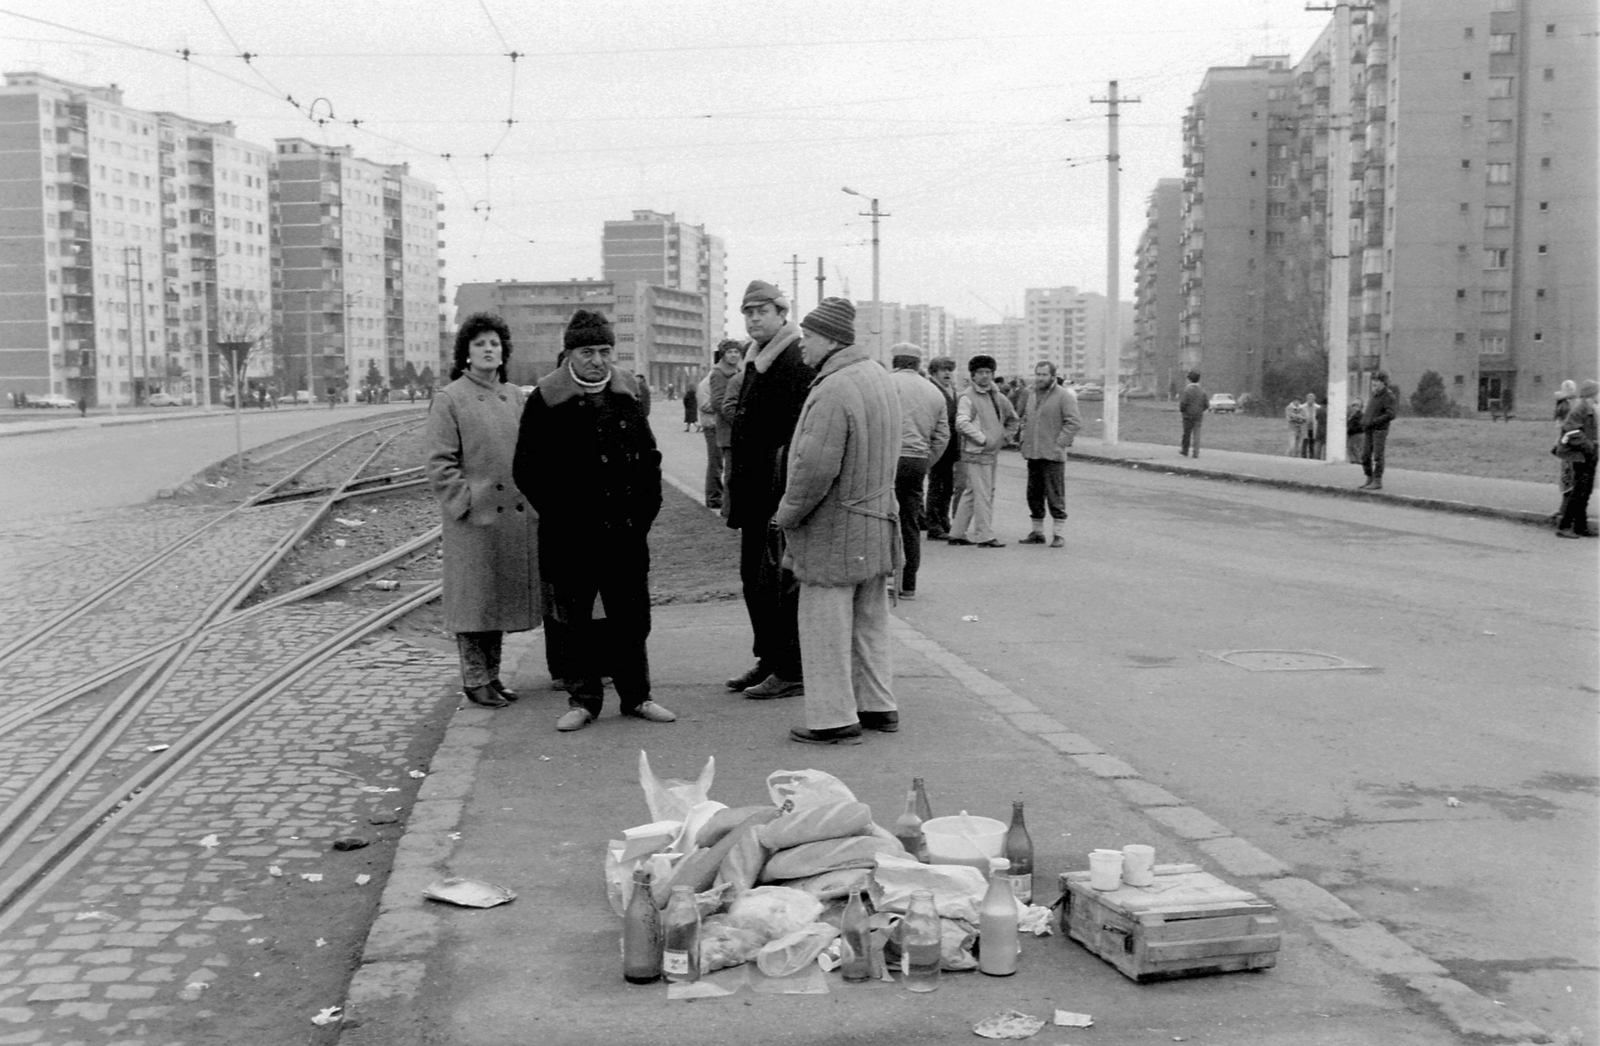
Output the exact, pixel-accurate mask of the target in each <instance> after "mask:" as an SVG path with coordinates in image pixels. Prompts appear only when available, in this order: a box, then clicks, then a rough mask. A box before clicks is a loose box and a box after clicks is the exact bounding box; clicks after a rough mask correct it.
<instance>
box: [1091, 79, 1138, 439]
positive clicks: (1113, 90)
mask: <svg viewBox="0 0 1600 1046" xmlns="http://www.w3.org/2000/svg"><path fill="white" fill-rule="evenodd" d="M1089 101H1090V103H1091V104H1094V105H1105V106H1106V133H1107V137H1106V142H1107V149H1106V210H1107V215H1106V346H1105V353H1106V356H1105V359H1106V363H1105V377H1104V378H1103V379H1102V380H1101V383H1100V384H1101V388H1102V389H1103V390H1104V391H1103V393H1102V395H1103V396H1104V397H1105V398H1104V400H1103V401H1102V403H1103V406H1104V412H1103V413H1102V415H1101V417H1103V418H1104V419H1105V436H1104V439H1105V443H1106V446H1108V447H1114V446H1116V444H1117V423H1118V420H1119V418H1118V407H1119V406H1120V404H1119V402H1118V399H1117V393H1118V391H1119V388H1120V386H1121V384H1122V381H1121V379H1122V360H1121V357H1122V303H1121V302H1120V301H1118V298H1119V297H1120V296H1121V293H1122V287H1121V281H1120V280H1119V279H1118V275H1119V273H1118V266H1119V265H1120V264H1121V258H1120V255H1121V254H1122V234H1121V232H1122V231H1121V228H1120V226H1119V223H1120V222H1121V221H1122V217H1121V200H1120V198H1119V197H1118V191H1119V185H1118V181H1119V175H1120V174H1121V167H1122V154H1121V153H1120V152H1118V149H1117V106H1118V105H1121V104H1132V103H1136V102H1138V101H1139V99H1137V98H1119V97H1118V96H1117V82H1116V81H1115V80H1112V81H1111V86H1110V90H1109V91H1108V92H1107V94H1106V97H1104V98H1091V99H1089Z"/></svg>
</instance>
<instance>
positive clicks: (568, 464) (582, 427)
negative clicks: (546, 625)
mask: <svg viewBox="0 0 1600 1046" xmlns="http://www.w3.org/2000/svg"><path fill="white" fill-rule="evenodd" d="M513 471H514V475H515V476H516V483H517V486H518V487H519V488H520V489H521V490H522V492H523V493H524V494H525V495H527V498H528V500H529V501H530V502H531V503H532V504H533V507H534V509H535V510H536V511H537V512H538V513H539V564H540V567H541V569H542V570H543V573H544V576H545V577H546V578H547V579H548V580H550V581H551V582H552V583H559V582H560V580H561V578H562V577H564V576H570V575H571V573H572V572H573V571H575V570H586V569H590V568H591V566H592V564H593V562H594V560H595V558H596V557H599V556H605V555H607V554H608V552H607V549H608V546H611V545H614V544H616V543H619V542H630V541H637V542H639V543H641V544H642V543H643V542H644V541H645V538H646V536H647V535H648V534H649V532H650V526H651V524H653V523H654V522H655V519H656V515H657V514H658V513H659V512H660V511H661V452H660V451H659V450H657V449H656V441H655V436H654V435H652V434H651V431H650V425H649V422H647V421H646V420H645V416H644V411H643V409H642V407H641V405H640V402H639V393H638V389H637V383H636V380H635V379H634V377H633V376H632V375H631V374H628V373H627V372H626V371H622V370H618V369H617V368H615V367H613V368H612V370H611V380H610V382H609V383H608V384H607V385H606V387H605V388H604V389H602V390H601V391H600V392H598V393H593V394H591V393H588V392H586V391H585V390H584V389H583V388H582V386H580V385H579V384H578V383H577V382H576V381H575V380H574V379H573V378H572V375H571V373H570V372H569V371H568V370H567V368H566V367H561V368H559V369H557V370H555V371H553V372H552V373H550V374H547V375H545V377H544V378H543V379H541V380H540V382H539V387H538V388H537V389H535V390H534V393H533V396H532V397H530V398H529V400H528V405H527V407H526V408H525V409H524V410H523V412H522V426H521V430H520V432H519V433H518V435H517V454H516V462H515V464H514V466H513Z"/></svg>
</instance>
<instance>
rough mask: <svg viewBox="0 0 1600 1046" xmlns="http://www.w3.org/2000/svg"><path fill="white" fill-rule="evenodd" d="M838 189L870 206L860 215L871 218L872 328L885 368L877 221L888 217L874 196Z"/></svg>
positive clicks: (879, 357)
mask: <svg viewBox="0 0 1600 1046" xmlns="http://www.w3.org/2000/svg"><path fill="white" fill-rule="evenodd" d="M840 188H841V189H843V191H845V192H847V193H849V194H850V195H851V196H859V197H861V198H862V199H863V200H867V201H869V202H870V203H871V205H872V210H870V211H863V212H862V214H863V216H870V217H871V218H872V311H873V326H874V327H875V328H877V329H876V330H875V331H874V332H873V333H874V334H875V335H876V337H877V346H876V352H877V357H878V362H879V363H882V364H884V365H885V366H887V365H888V362H889V361H888V360H887V359H885V358H884V355H883V298H882V297H881V296H880V295H879V293H878V219H879V218H887V217H888V215H887V214H884V213H883V212H881V211H879V210H878V198H877V197H876V196H868V195H867V194H866V193H860V192H856V191H855V190H854V189H852V188H850V187H849V186H848V185H846V186H841V187H840Z"/></svg>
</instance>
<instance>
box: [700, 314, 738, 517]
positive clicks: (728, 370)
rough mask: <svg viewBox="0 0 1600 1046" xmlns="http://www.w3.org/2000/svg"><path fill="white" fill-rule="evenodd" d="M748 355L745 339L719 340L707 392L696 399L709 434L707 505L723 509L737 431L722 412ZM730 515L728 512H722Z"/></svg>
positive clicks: (704, 385)
mask: <svg viewBox="0 0 1600 1046" xmlns="http://www.w3.org/2000/svg"><path fill="white" fill-rule="evenodd" d="M743 355H744V343H743V342H738V341H734V340H733V339H732V338H723V339H722V341H721V342H719V343H718V344H717V357H716V359H715V360H713V361H712V366H711V373H709V374H707V375H706V379H705V381H703V382H701V383H700V385H701V387H702V388H703V389H704V390H705V394H704V395H699V394H698V390H697V395H696V399H697V400H698V401H699V404H700V431H701V432H703V433H705V437H706V491H705V493H706V508H714V509H718V510H721V509H722V507H723V505H722V502H723V494H724V489H723V488H724V486H725V483H726V476H727V456H728V440H729V438H730V437H732V435H733V425H732V424H731V423H730V422H728V421H726V420H724V419H723V416H722V400H723V398H724V397H725V396H726V395H727V393H728V379H729V378H731V377H733V375H734V373H735V372H736V371H738V369H739V359H740V357H742V356H743ZM722 514H723V516H727V513H726V512H723V513H722Z"/></svg>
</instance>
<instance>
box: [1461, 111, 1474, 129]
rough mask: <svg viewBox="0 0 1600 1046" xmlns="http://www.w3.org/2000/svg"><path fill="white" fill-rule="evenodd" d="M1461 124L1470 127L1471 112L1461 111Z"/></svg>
mask: <svg viewBox="0 0 1600 1046" xmlns="http://www.w3.org/2000/svg"><path fill="white" fill-rule="evenodd" d="M1461 126H1462V127H1471V126H1472V114H1471V113H1463V114H1462V116H1461Z"/></svg>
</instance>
